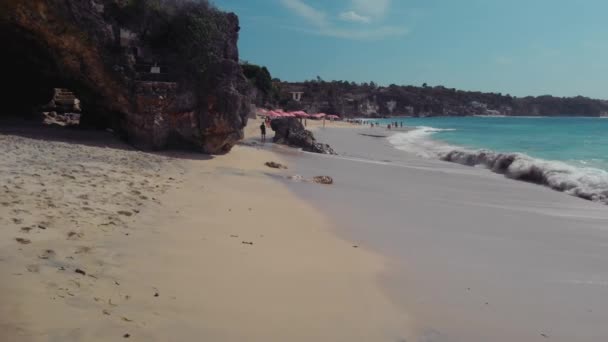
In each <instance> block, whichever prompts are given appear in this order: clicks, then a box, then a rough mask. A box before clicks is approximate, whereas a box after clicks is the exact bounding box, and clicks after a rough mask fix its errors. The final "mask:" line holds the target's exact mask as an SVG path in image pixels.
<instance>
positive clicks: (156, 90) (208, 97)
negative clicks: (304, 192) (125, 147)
mask: <svg viewBox="0 0 608 342" xmlns="http://www.w3.org/2000/svg"><path fill="white" fill-rule="evenodd" d="M146 3H152V2H150V1H148V0H133V1H123V0H86V1H83V0H28V1H19V0H2V1H1V2H0V38H1V39H2V42H3V51H4V52H3V53H2V54H0V63H2V65H3V69H4V70H7V73H6V74H4V75H3V79H4V81H5V83H6V84H7V85H10V89H9V90H8V91H5V92H2V95H1V96H2V100H3V103H5V104H8V105H7V107H6V108H7V109H6V110H5V111H6V112H9V113H10V114H14V115H23V114H28V113H31V112H33V111H34V110H35V109H36V108H38V107H39V106H43V105H46V104H48V103H49V101H50V100H51V99H52V98H53V91H54V89H55V88H65V89H69V90H70V91H72V92H74V94H75V96H76V97H77V98H78V99H79V100H80V107H81V109H82V117H81V120H80V122H81V125H87V126H98V127H101V128H106V127H107V128H112V129H114V130H115V131H116V132H118V133H119V134H120V135H121V136H122V137H123V138H125V139H126V140H128V141H129V142H131V143H133V144H134V145H136V146H139V147H141V148H146V149H163V148H168V147H172V148H175V147H177V148H193V149H196V150H199V151H202V152H205V153H212V154H216V153H226V152H228V151H230V149H231V148H232V146H233V145H234V144H235V143H236V142H237V141H238V140H240V139H242V137H243V128H244V127H245V125H246V123H247V117H248V116H249V114H250V106H251V104H250V103H251V99H250V86H249V84H248V82H247V80H246V79H245V77H244V76H243V73H242V70H241V67H240V65H239V63H238V60H239V56H238V48H237V41H238V35H239V29H240V28H239V22H238V17H237V16H236V15H234V14H228V13H223V12H220V11H219V10H217V9H215V8H213V7H211V6H210V5H208V4H207V3H206V2H205V1H199V2H192V1H168V0H163V1H159V2H154V3H160V4H161V7H160V9H159V7H158V6H157V5H154V6H152V5H150V6H148V5H146ZM137 6H140V7H137ZM162 6H173V7H167V8H169V10H167V11H166V12H163V11H164V7H162ZM179 15H182V16H184V18H193V16H194V15H201V16H202V15H204V16H205V17H204V20H198V23H203V24H201V25H203V26H202V27H203V29H202V30H200V36H192V37H190V36H187V35H179V39H181V40H180V41H179V44H182V45H183V46H187V47H188V48H189V49H190V50H192V49H191V47H192V46H194V47H195V48H196V47H198V48H199V49H200V50H203V51H209V54H208V55H207V56H202V57H200V61H197V64H194V63H193V65H187V64H188V63H190V61H191V60H193V59H196V58H199V55H193V56H185V54H184V53H181V51H179V52H178V51H176V48H175V44H176V43H175V41H176V39H174V37H171V36H169V34H170V32H172V30H173V29H174V28H171V29H167V28H166V27H165V26H167V25H168V24H167V22H168V19H174V18H175V17H176V16H179ZM171 16H174V17H171ZM188 16H189V17H188ZM197 19H199V18H194V19H193V22H195V21H196V20H197ZM182 21H183V20H181V18H179V17H177V19H175V20H174V22H175V23H176V25H178V24H179V23H180V22H182ZM207 24H208V25H207ZM204 25H206V26H204ZM178 28H179V27H178ZM165 31H166V32H165ZM173 31H174V30H173ZM203 43H204V45H201V44H203ZM187 66H188V67H189V68H187ZM192 70H193V72H192ZM0 115H2V114H0Z"/></svg>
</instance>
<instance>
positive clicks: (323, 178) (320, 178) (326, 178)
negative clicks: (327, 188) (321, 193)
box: [312, 176, 334, 185]
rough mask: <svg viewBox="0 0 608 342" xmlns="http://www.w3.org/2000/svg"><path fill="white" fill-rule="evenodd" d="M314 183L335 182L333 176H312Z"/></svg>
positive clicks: (326, 183)
mask: <svg viewBox="0 0 608 342" xmlns="http://www.w3.org/2000/svg"><path fill="white" fill-rule="evenodd" d="M312 181H313V183H317V184H325V185H330V184H334V180H333V178H331V177H329V176H316V177H313V178H312Z"/></svg>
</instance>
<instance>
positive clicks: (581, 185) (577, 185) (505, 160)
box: [389, 126, 608, 204]
mask: <svg viewBox="0 0 608 342" xmlns="http://www.w3.org/2000/svg"><path fill="white" fill-rule="evenodd" d="M447 130H450V129H437V128H433V127H426V126H420V127H416V128H415V129H414V130H412V131H410V132H407V133H398V134H395V135H393V136H391V137H389V142H391V143H392V144H393V145H394V146H395V147H397V148H399V149H401V150H404V151H408V152H413V153H415V154H417V155H418V156H422V157H426V158H435V159H441V160H444V161H447V162H452V163H458V164H462V165H467V166H483V167H485V168H487V169H489V170H491V171H493V172H496V173H499V174H504V175H505V176H506V177H508V178H511V179H515V180H521V181H526V182H531V183H535V184H540V185H544V186H547V187H550V188H551V189H554V190H557V191H562V192H565V193H567V194H570V195H573V196H577V197H580V198H584V199H587V200H591V201H596V202H601V203H604V204H608V172H607V171H604V170H601V169H597V168H590V167H576V166H572V165H569V164H567V163H564V162H561V161H549V160H543V159H539V158H533V157H531V156H528V155H526V154H523V153H500V152H495V151H491V150H484V149H482V150H470V149H465V148H461V147H457V146H451V145H448V144H445V143H441V142H439V141H435V140H432V139H430V137H431V136H432V135H433V134H435V133H438V132H442V131H447Z"/></svg>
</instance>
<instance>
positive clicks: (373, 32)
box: [279, 0, 408, 40]
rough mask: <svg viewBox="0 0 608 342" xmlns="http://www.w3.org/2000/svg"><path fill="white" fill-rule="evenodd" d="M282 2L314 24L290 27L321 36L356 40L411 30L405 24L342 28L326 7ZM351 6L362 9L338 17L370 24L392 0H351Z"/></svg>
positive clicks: (294, 0)
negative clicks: (318, 7)
mask: <svg viewBox="0 0 608 342" xmlns="http://www.w3.org/2000/svg"><path fill="white" fill-rule="evenodd" d="M279 1H280V3H281V4H283V6H284V7H285V8H287V9H288V10H290V11H291V12H292V13H294V14H295V15H297V16H299V17H300V18H302V19H304V20H306V21H307V22H308V24H309V25H310V26H311V28H301V27H300V28H297V27H296V28H294V27H289V28H291V29H294V30H297V31H301V32H306V33H311V34H318V35H322V36H328V37H335V38H343V39H355V40H377V39H383V38H388V37H395V36H402V35H405V34H407V33H408V30H407V28H405V27H394V26H376V27H373V26H366V27H365V28H360V29H356V28H352V27H349V28H343V27H340V26H339V25H338V23H337V22H334V21H335V20H331V19H329V18H336V17H334V16H330V15H328V14H327V12H326V11H323V10H320V9H317V8H314V7H312V6H311V5H309V4H308V3H306V2H305V1H304V0H279ZM351 1H352V4H351V5H352V6H353V8H355V9H360V10H361V12H359V11H356V10H350V11H345V12H342V13H340V14H339V15H338V19H341V20H343V21H349V22H353V23H360V24H371V23H372V18H371V16H374V17H379V16H383V15H384V14H385V13H386V11H387V10H388V7H389V6H390V0H351Z"/></svg>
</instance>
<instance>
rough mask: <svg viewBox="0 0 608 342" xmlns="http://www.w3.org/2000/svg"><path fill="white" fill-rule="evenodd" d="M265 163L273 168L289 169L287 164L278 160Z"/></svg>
mask: <svg viewBox="0 0 608 342" xmlns="http://www.w3.org/2000/svg"><path fill="white" fill-rule="evenodd" d="M264 165H266V166H268V167H270V168H272V169H287V166H285V165H283V164H280V163H276V162H266V163H265V164H264Z"/></svg>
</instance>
